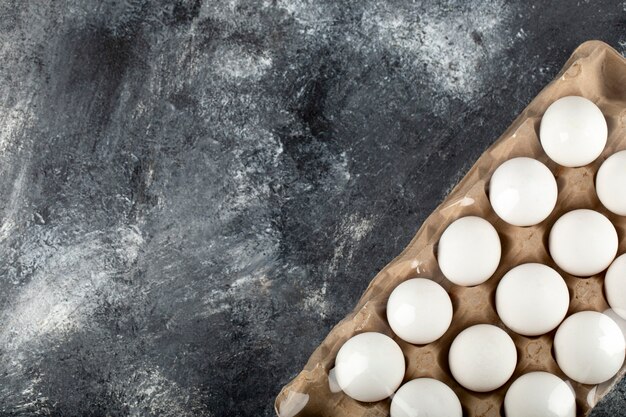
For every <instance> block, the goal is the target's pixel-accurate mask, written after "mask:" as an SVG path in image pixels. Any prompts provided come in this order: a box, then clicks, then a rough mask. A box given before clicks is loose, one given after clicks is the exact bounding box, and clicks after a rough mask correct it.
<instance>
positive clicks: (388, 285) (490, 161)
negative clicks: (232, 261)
mask: <svg viewBox="0 0 626 417" xmlns="http://www.w3.org/2000/svg"><path fill="white" fill-rule="evenodd" d="M569 95H578V96H583V97H585V98H588V99H589V100H591V101H593V102H594V103H595V104H596V105H597V106H598V107H599V108H600V109H601V110H602V112H603V114H604V116H605V119H606V121H607V126H608V141H607V145H606V147H605V149H604V151H603V153H602V155H601V156H600V157H599V158H598V159H596V160H595V161H594V162H593V163H591V164H590V165H587V166H584V167H580V168H567V167H563V166H560V165H558V164H556V163H555V162H553V161H552V160H550V158H548V156H547V155H546V154H545V153H544V151H543V149H542V146H541V143H540V141H539V125H540V122H541V117H542V115H543V113H544V112H545V110H546V108H547V107H548V106H549V105H550V104H551V103H553V102H554V101H555V100H557V99H559V98H561V97H564V96H569ZM624 149H626V60H625V59H624V58H623V57H622V56H621V55H620V54H619V53H618V52H616V51H615V50H613V49H612V48H610V47H609V46H608V45H606V44H604V43H602V42H599V41H589V42H586V43H584V44H582V45H581V46H580V47H578V48H577V49H576V50H575V51H574V53H573V54H572V56H571V57H570V59H569V60H568V61H567V63H566V64H565V66H564V67H563V69H562V70H561V72H560V73H559V74H558V76H557V78H556V79H555V80H554V81H552V82H551V83H550V84H549V85H548V86H547V87H545V88H544V89H543V90H542V91H541V92H540V93H539V94H538V95H537V97H536V98H535V99H534V100H533V101H532V102H531V103H530V104H529V105H528V107H526V109H525V110H524V111H523V112H522V113H521V115H520V116H519V117H518V118H517V119H516V120H515V121H514V122H513V124H512V125H511V126H510V127H509V128H508V129H507V131H506V132H505V133H504V134H503V135H502V136H501V137H500V138H499V139H498V140H497V141H496V142H495V143H494V144H493V145H492V146H491V147H490V148H489V149H488V150H487V151H486V152H485V153H484V154H483V155H482V156H481V157H480V158H479V159H478V161H477V162H476V163H475V165H474V166H473V167H472V169H471V170H470V171H469V172H468V173H467V175H466V176H465V177H464V178H463V180H462V181H461V182H460V183H459V184H458V185H457V186H456V187H455V188H454V190H453V191H452V192H451V193H450V195H449V196H448V197H447V198H446V199H445V201H444V202H443V203H442V204H441V205H440V206H439V207H438V208H437V209H436V210H435V211H434V212H433V213H432V214H431V215H430V216H429V217H428V218H427V219H426V221H425V222H424V223H423V225H422V226H421V228H420V229H419V231H418V232H417V234H416V235H415V237H414V238H413V239H412V241H411V242H410V243H409V245H408V246H407V248H406V249H405V250H404V251H403V252H402V253H401V254H400V255H399V256H398V257H397V258H396V259H394V260H393V261H392V262H391V263H390V264H388V265H387V266H386V267H385V268H384V269H383V270H382V271H380V273H378V274H377V275H376V277H375V278H374V279H373V280H372V282H371V283H370V285H369V286H368V288H367V289H366V291H365V293H364V294H363V296H362V297H361V299H360V301H359V302H358V304H357V306H356V307H355V309H354V310H353V311H352V312H351V313H350V314H349V315H348V316H347V317H345V318H344V319H343V320H342V321H341V322H340V323H339V324H337V325H336V326H335V327H334V328H333V329H332V330H331V332H330V333H329V334H328V336H327V337H326V339H325V340H324V341H323V342H322V344H321V345H320V346H319V347H318V348H317V349H316V350H315V352H314V353H313V354H312V356H311V357H310V359H309V361H308V363H307V364H306V366H305V368H304V370H303V371H302V372H301V373H300V374H299V375H298V376H297V377H296V378H295V379H294V380H292V381H291V382H290V383H289V384H287V385H286V386H285V387H284V388H283V389H282V390H281V392H280V394H279V395H278V397H277V399H276V404H275V406H276V412H277V413H278V415H279V416H280V417H292V416H296V415H297V416H334V417H339V416H362V417H365V416H386V415H388V414H389V406H390V402H391V401H390V400H384V401H379V402H376V403H363V402H359V401H356V400H353V399H351V398H350V397H348V396H347V395H345V394H344V393H343V392H341V391H340V390H339V389H337V387H334V386H333V383H332V377H331V378H330V379H329V373H330V372H331V370H332V369H333V367H334V361H335V356H336V355H337V352H338V350H339V348H340V347H341V346H342V345H343V344H344V342H346V341H347V340H348V339H349V338H350V337H352V336H354V335H356V334H359V333H363V332H367V331H376V332H380V333H383V334H386V335H387V336H390V337H391V338H393V339H394V340H395V341H396V342H397V343H398V345H399V346H400V347H401V349H402V351H403V353H404V356H405V361H406V366H407V370H406V374H405V378H404V380H403V383H405V382H407V381H409V380H412V379H414V378H419V377H431V378H435V379H438V380H440V381H442V382H444V383H446V384H447V385H448V386H449V387H450V388H452V390H453V391H454V392H455V393H456V395H457V396H458V397H459V399H460V401H461V404H462V406H463V414H464V415H465V416H469V417H486V416H500V415H503V411H502V407H503V401H504V396H505V393H506V391H507V389H508V388H509V386H510V385H511V384H512V383H513V381H515V380H516V379H517V378H518V377H519V376H521V375H523V374H525V373H527V372H531V371H547V372H550V373H552V374H554V375H556V376H558V377H560V378H561V379H563V380H564V381H567V382H568V383H570V384H571V386H572V388H573V389H574V391H575V395H576V405H577V415H579V416H587V415H589V413H590V410H591V409H592V408H593V406H594V405H595V404H596V403H597V402H598V401H599V400H600V399H601V398H602V397H603V396H604V395H606V394H607V393H608V392H609V390H610V389H611V388H612V386H613V385H614V383H615V382H616V381H619V379H621V378H622V377H623V376H624V374H625V371H626V367H623V368H622V369H621V370H620V372H619V373H618V374H617V375H616V376H615V377H614V378H613V379H611V380H610V381H607V382H605V383H603V384H600V385H585V384H580V383H577V382H575V381H571V380H570V379H569V378H567V376H566V375H565V374H564V373H563V372H562V371H561V370H560V369H559V366H558V365H557V363H556V361H555V359H554V355H553V352H552V345H553V341H554V336H555V333H556V329H555V330H553V331H551V332H549V333H547V334H544V335H542V336H537V337H526V336H522V335H519V334H517V333H515V332H513V331H512V330H510V329H508V328H507V327H506V326H505V325H504V324H503V323H502V321H501V320H500V318H499V317H498V314H497V312H496V307H495V292H496V287H497V286H498V283H499V282H500V280H501V278H502V277H503V275H504V274H505V273H507V272H508V271H509V270H510V269H511V268H513V267H515V266H517V265H520V264H522V263H527V262H539V263H542V264H545V265H548V266H550V267H552V268H554V269H555V270H556V271H558V272H559V273H560V274H561V276H562V277H563V279H564V280H565V282H566V284H567V287H568V289H569V294H570V306H569V310H568V313H567V317H569V316H570V315H572V314H573V313H576V312H579V311H584V310H594V311H599V312H605V311H606V310H608V309H609V306H608V304H607V302H606V300H605V297H604V294H603V277H604V272H603V273H601V274H599V275H595V276H592V277H589V278H579V277H575V276H572V275H570V274H568V273H566V272H565V271H563V270H562V269H560V268H559V267H558V266H557V265H556V264H555V263H554V261H553V260H552V258H551V257H550V254H549V252H548V235H549V232H550V230H551V228H552V225H553V224H554V223H555V222H556V220H557V219H559V217H561V216H562V215H563V214H565V213H567V212H569V211H571V210H573V209H579V208H586V209H593V210H596V211H598V212H600V213H602V214H603V215H605V216H606V217H607V218H608V219H610V220H611V222H612V223H613V225H614V226H615V228H616V230H617V233H618V236H619V250H618V255H620V254H622V253H624V252H626V217H623V216H618V215H615V214H613V213H611V212H610V211H608V210H607V209H605V208H604V207H603V205H602V204H601V203H600V201H599V200H598V197H597V195H596V192H595V186H594V179H595V175H596V173H597V171H598V169H599V167H600V165H601V164H602V162H603V161H604V160H605V159H606V158H607V157H609V156H610V155H612V154H613V153H615V152H617V151H620V150H624ZM519 156H527V157H531V158H535V159H537V160H539V161H540V162H542V163H544V164H545V165H546V166H547V167H548V168H549V169H550V170H551V171H552V173H553V174H554V176H555V178H556V180H557V185H558V191H559V194H558V199H557V204H556V208H555V209H554V211H553V212H552V213H551V214H550V216H549V217H548V218H547V219H545V220H544V221H543V222H541V223H539V224H538V225H535V226H529V227H516V226H512V225H510V224H508V223H506V222H504V221H503V220H501V219H500V218H499V217H498V216H497V215H496V214H495V212H494V211H493V210H492V208H491V204H490V202H489V198H488V184H489V180H490V178H491V175H492V174H493V172H494V170H495V169H496V168H497V167H498V166H499V165H500V164H502V163H503V162H505V161H507V160H509V159H511V158H514V157H519ZM468 215H476V216H480V217H482V218H484V219H486V220H487V221H489V222H490V223H491V224H492V225H493V226H494V227H495V228H496V230H497V231H498V235H499V237H500V240H501V244H502V256H501V261H500V264H499V266H498V269H497V270H496V272H495V273H494V274H493V276H492V277H491V278H490V279H488V280H487V281H486V282H484V283H483V284H480V285H478V286H475V287H461V286H457V285H454V284H453V283H451V282H450V281H448V280H447V279H446V278H445V277H444V276H443V274H442V272H441V271H440V269H439V266H438V263H437V258H436V253H437V242H438V240H439V237H440V236H441V234H442V233H443V231H444V230H445V229H446V228H447V227H448V225H450V223H452V222H453V221H454V220H456V219H458V218H460V217H464V216H468ZM416 277H422V278H429V279H432V280H434V281H436V282H437V283H439V284H441V285H442V286H443V287H444V288H445V289H446V290H447V291H448V293H449V294H450V297H451V300H452V305H453V308H454V314H453V318H452V324H451V325H450V328H449V329H448V331H447V332H446V333H445V334H444V336H443V337H441V338H440V339H438V340H436V341H435V342H433V343H430V344H427V345H421V346H420V345H412V344H410V343H407V342H405V341H403V340H401V339H400V338H398V337H397V336H396V335H395V334H394V333H393V331H392V330H391V328H390V327H389V324H388V323H387V319H386V313H385V309H386V303H387V299H388V298H389V295H390V293H391V291H393V289H394V288H395V287H396V286H397V285H398V284H400V283H401V282H403V281H406V280H407V279H410V278H416ZM481 323H485V324H494V325H496V326H498V327H500V328H502V329H503V330H505V331H506V332H507V333H508V334H509V335H510V336H511V338H512V339H513V341H514V343H515V345H516V348H517V355H518V362H517V366H516V368H515V372H514V374H513V376H512V377H511V378H510V379H509V381H508V382H507V383H506V384H505V385H504V386H502V387H500V388H499V389H497V390H495V391H491V392H487V393H477V392H473V391H469V390H467V389H465V388H464V387H462V386H461V385H459V384H458V383H457V382H456V381H455V380H454V378H453V377H452V374H451V372H450V368H449V366H448V351H449V349H450V345H451V344H452V341H453V340H454V338H455V337H456V336H457V335H458V334H459V333H460V332H461V331H462V330H464V329H466V328H467V327H469V326H472V325H474V324H481ZM329 381H330V382H329Z"/></svg>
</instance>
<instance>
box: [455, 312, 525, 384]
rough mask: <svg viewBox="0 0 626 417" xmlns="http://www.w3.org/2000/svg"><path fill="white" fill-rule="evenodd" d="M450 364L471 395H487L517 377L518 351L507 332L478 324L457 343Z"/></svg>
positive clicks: (468, 330) (458, 339)
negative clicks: (484, 393)
mask: <svg viewBox="0 0 626 417" xmlns="http://www.w3.org/2000/svg"><path fill="white" fill-rule="evenodd" d="M448 362H449V364H450V371H451V372H452V376H454V379H456V380H457V382H458V383H459V384H461V385H463V386H464V387H465V388H467V389H468V390H471V391H477V392H487V391H493V390H495V389H497V388H500V387H501V386H502V385H504V384H505V383H506V381H508V380H509V378H510V377H511V375H513V371H514V370H515V366H516V365H517V351H516V349H515V344H514V343H513V340H512V339H511V337H510V336H509V335H508V334H507V333H506V332H505V331H504V330H502V329H500V328H498V327H496V326H493V325H491V324H477V325H475V326H472V327H468V328H467V329H465V330H463V331H462V332H461V333H459V334H458V336H457V337H456V338H455V339H454V341H453V342H452V346H450V352H449V354H448Z"/></svg>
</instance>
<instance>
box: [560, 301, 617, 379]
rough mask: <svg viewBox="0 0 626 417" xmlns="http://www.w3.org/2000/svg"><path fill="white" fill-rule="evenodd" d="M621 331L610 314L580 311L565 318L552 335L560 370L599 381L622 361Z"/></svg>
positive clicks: (570, 376)
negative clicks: (554, 334)
mask: <svg viewBox="0 0 626 417" xmlns="http://www.w3.org/2000/svg"><path fill="white" fill-rule="evenodd" d="M624 349H625V342H624V335H623V334H622V330H621V329H620V327H619V326H618V325H617V323H615V321H613V320H612V319H611V318H610V317H608V316H606V315H605V314H602V313H598V312H597V311H582V312H580V313H576V314H573V315H571V316H570V317H568V318H567V319H565V321H564V322H563V323H562V324H561V326H559V329H558V330H557V331H556V336H554V355H555V357H556V362H557V363H558V365H559V367H560V368H561V370H562V371H563V372H564V373H565V375H567V376H568V377H569V378H571V379H573V380H574V381H577V382H580V383H582V384H601V383H603V382H605V381H608V380H609V379H611V378H612V377H614V376H615V375H616V374H617V372H618V371H619V370H620V368H621V367H622V364H623V363H624Z"/></svg>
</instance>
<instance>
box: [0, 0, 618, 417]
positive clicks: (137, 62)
mask: <svg viewBox="0 0 626 417" xmlns="http://www.w3.org/2000/svg"><path fill="white" fill-rule="evenodd" d="M587 39H601V40H604V41H606V42H608V43H609V44H611V45H613V46H614V47H615V48H617V49H618V50H620V51H621V52H622V53H624V51H625V50H626V3H623V2H621V1H591V2H584V1H581V2H578V4H576V3H574V2H568V3H567V4H565V3H564V2H537V3H536V4H531V3H529V2H521V1H519V2H504V1H501V0H489V1H478V2H476V3H474V4H472V5H471V6H470V5H469V4H468V2H465V1H460V0H458V1H427V2H422V3H420V2H414V1H410V0H402V1H383V0H363V1H358V2H355V1H338V0H316V1H304V0H291V1H288V0H264V1H261V0H257V1H253V0H248V1H246V0H220V1H208V0H205V1H201V0H195V1H186V2H182V1H169V0H162V1H145V0H126V1H95V0H94V1H79V0H65V1H55V2H47V1H32V2H25V1H21V0H4V1H2V2H0V62H1V63H2V64H1V65H0V179H1V181H0V259H1V262H0V285H1V287H0V288H1V291H0V415H2V416H35V415H44V416H63V417H69V416H153V415H154V416H177V417H187V416H271V415H273V399H274V396H275V395H276V394H277V393H278V391H279V389H280V387H281V386H282V385H283V384H285V383H286V382H287V381H288V380H290V379H291V378H292V377H293V376H295V374H296V373H297V372H298V371H299V370H300V369H301V368H302V366H303V365H304V363H305V362H306V359H307V358H308V356H309V355H310V354H311V352H312V351H313V349H314V348H315V347H316V346H317V345H318V344H319V342H320V341H321V340H322V339H323V338H324V336H325V335H326V333H327V332H328V331H329V330H330V328H331V327H332V326H333V325H334V324H335V323H336V322H337V321H339V320H340V319H341V318H342V317H343V316H344V315H345V314H346V313H347V312H348V311H349V310H351V309H352V307H353V305H354V304H355V303H356V301H357V299H358V298H359V296H360V294H361V293H362V292H363V290H364V289H365V287H366V286H367V283H368V282H369V281H370V279H371V278H372V277H373V276H374V275H375V273H376V272H377V271H378V270H380V269H381V268H382V267H383V266H384V265H385V264H386V263H387V262H388V261H390V260H391V259H392V258H393V257H394V256H395V255H396V254H398V253H399V252H400V251H401V250H402V248H403V247H404V246H405V245H406V244H407V243H408V242H409V240H410V238H411V237H412V236H413V234H414V233H415V232H416V231H417V229H418V228H419V226H420V224H421V222H422V221H423V220H424V219H425V218H426V216H427V215H428V214H430V212H431V211H432V210H433V209H434V208H435V207H436V205H437V204H438V203H439V202H440V201H441V200H442V199H443V198H444V196H445V195H446V194H447V192H448V191H449V190H450V189H451V188H452V187H453V186H454V185H455V184H456V182H457V181H458V180H459V179H460V178H462V177H463V175H464V174H465V172H466V171H467V170H468V169H469V167H471V166H472V164H473V162H474V161H475V159H476V158H477V157H478V156H479V155H480V154H481V153H482V152H483V151H484V150H485V149H486V147H487V146H488V145H489V144H491V143H492V141H493V140H494V139H495V138H497V137H498V136H499V134H500V133H501V132H502V131H503V130H504V129H505V128H506V127H507V126H508V125H509V124H510V123H511V121H512V120H513V119H514V117H515V116H516V115H517V114H518V113H519V112H520V111H521V110H522V109H523V107H524V106H525V105H526V104H527V103H528V102H529V101H530V100H531V99H532V98H533V97H534V96H535V95H536V94H537V92H538V91H539V90H540V89H541V88H542V86H544V85H545V84H546V83H548V82H549V81H550V80H551V79H552V78H553V77H554V75H555V74H556V73H557V71H558V70H559V68H560V67H561V65H562V64H563V63H564V62H565V60H566V58H567V57H568V55H569V54H570V53H571V51H572V50H573V49H574V48H575V47H576V46H577V45H578V44H580V43H582V42H583V41H585V40H587ZM593 415H594V416H595V417H600V416H618V415H626V381H623V382H622V384H621V385H620V386H619V388H618V389H616V390H615V391H613V393H612V394H611V395H610V396H608V397H607V398H606V400H605V401H604V402H603V403H602V404H600V405H599V406H598V407H597V408H596V410H595V412H594V414H593Z"/></svg>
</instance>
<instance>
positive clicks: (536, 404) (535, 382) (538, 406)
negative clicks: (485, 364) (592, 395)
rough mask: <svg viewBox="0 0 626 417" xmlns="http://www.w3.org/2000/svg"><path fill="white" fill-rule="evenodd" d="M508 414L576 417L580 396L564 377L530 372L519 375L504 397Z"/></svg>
mask: <svg viewBox="0 0 626 417" xmlns="http://www.w3.org/2000/svg"><path fill="white" fill-rule="evenodd" d="M504 414H505V415H506V417H538V416H541V417H576V397H575V396H574V393H573V392H572V389H571V388H570V387H569V385H567V384H566V383H565V382H564V381H563V380H562V379H561V378H559V377H557V376H555V375H552V374H550V373H548V372H530V373H527V374H524V375H522V376H520V377H519V378H517V379H516V380H515V382H513V384H511V386H510V387H509V389H508V391H507V392H506V396H505V397H504Z"/></svg>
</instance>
